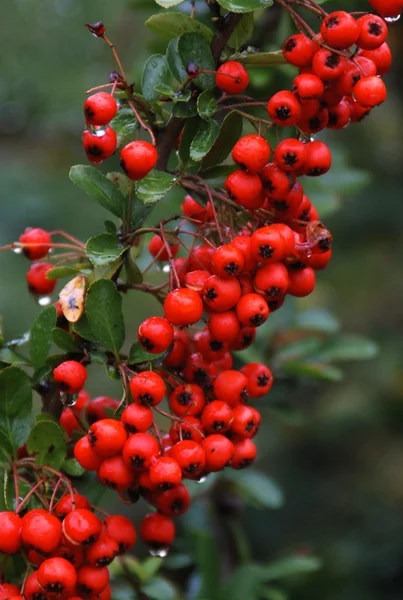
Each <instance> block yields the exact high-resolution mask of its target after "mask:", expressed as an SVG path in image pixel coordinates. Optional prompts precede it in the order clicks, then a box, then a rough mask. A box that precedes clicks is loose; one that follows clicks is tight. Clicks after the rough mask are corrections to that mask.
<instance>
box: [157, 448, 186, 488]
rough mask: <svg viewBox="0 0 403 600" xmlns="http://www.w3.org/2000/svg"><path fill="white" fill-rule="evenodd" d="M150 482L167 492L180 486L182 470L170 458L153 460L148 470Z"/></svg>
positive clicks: (161, 457) (162, 457) (163, 457)
mask: <svg viewBox="0 0 403 600" xmlns="http://www.w3.org/2000/svg"><path fill="white" fill-rule="evenodd" d="M149 473H150V482H151V484H152V485H153V486H156V487H158V488H159V489H161V490H169V489H171V488H173V487H175V486H177V485H179V484H180V482H181V480H182V470H181V468H180V466H179V465H178V463H177V461H176V460H175V459H174V458H171V457H170V456H160V457H158V458H155V459H154V461H153V463H152V465H151V467H150V469H149Z"/></svg>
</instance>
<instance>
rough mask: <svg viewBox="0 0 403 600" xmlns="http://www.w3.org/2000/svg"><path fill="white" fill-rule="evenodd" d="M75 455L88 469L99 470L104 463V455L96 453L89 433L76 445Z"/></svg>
mask: <svg viewBox="0 0 403 600" xmlns="http://www.w3.org/2000/svg"><path fill="white" fill-rule="evenodd" d="M74 457H75V459H76V461H77V462H78V463H79V464H80V465H81V466H82V467H83V469H86V471H97V470H98V469H99V467H100V466H101V464H102V457H101V456H99V455H98V454H95V452H94V450H93V449H92V446H91V444H90V441H89V439H88V436H87V435H85V436H84V437H82V438H81V439H79V440H78V442H77V443H76V445H75V446H74Z"/></svg>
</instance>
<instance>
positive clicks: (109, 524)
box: [105, 515, 137, 555]
mask: <svg viewBox="0 0 403 600" xmlns="http://www.w3.org/2000/svg"><path fill="white" fill-rule="evenodd" d="M105 532H106V534H107V535H108V536H109V537H110V538H112V539H113V540H115V542H117V544H118V548H119V550H118V555H122V554H124V553H125V552H128V551H129V550H131V548H133V546H134V544H135V543H136V537H137V535H136V529H135V527H134V525H133V523H132V522H131V521H130V520H129V519H128V518H127V517H123V516H121V515H112V516H110V517H107V518H106V519H105Z"/></svg>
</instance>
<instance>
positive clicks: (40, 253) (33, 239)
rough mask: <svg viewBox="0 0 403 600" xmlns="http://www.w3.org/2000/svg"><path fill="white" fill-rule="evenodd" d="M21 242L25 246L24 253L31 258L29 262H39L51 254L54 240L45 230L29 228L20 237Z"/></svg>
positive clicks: (23, 247)
mask: <svg viewBox="0 0 403 600" xmlns="http://www.w3.org/2000/svg"><path fill="white" fill-rule="evenodd" d="M19 242H20V243H21V244H22V245H23V246H22V251H23V253H24V256H26V257H27V258H29V260H39V259H40V258H43V257H44V256H46V255H47V253H48V252H49V248H50V244H51V243H52V238H51V237H50V235H49V233H48V232H47V231H45V230H44V229H40V228H39V227H36V228H33V227H28V228H27V229H26V230H25V231H24V233H22V234H21V235H20V239H19ZM31 244H32V245H31Z"/></svg>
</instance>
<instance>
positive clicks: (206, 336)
mask: <svg viewBox="0 0 403 600" xmlns="http://www.w3.org/2000/svg"><path fill="white" fill-rule="evenodd" d="M193 343H194V346H195V350H196V351H197V352H199V353H200V354H201V355H202V357H203V359H205V360H206V361H215V360H219V359H220V358H222V357H223V356H224V354H225V353H226V352H227V351H228V347H227V346H226V345H225V344H224V342H221V341H220V340H217V339H215V338H214V337H213V336H212V335H211V333H210V331H209V330H208V329H204V330H203V331H199V332H198V333H196V334H195V335H194V337H193Z"/></svg>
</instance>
